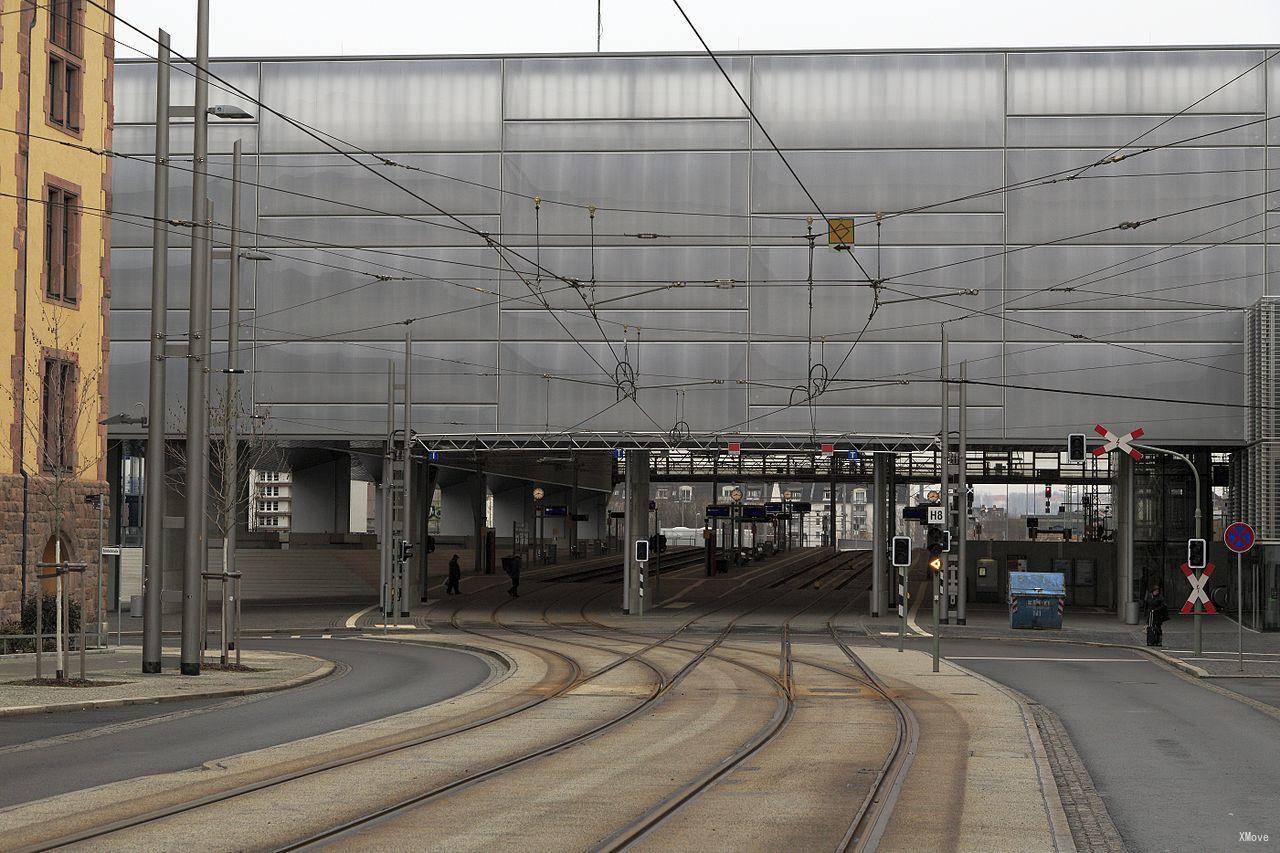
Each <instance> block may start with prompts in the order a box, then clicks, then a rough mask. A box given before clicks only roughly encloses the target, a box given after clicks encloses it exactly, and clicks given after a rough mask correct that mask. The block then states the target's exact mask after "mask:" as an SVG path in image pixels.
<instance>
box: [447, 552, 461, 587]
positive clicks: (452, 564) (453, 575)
mask: <svg viewBox="0 0 1280 853" xmlns="http://www.w3.org/2000/svg"><path fill="white" fill-rule="evenodd" d="M461 585H462V566H460V565H459V564H458V555H457V554H454V555H453V558H452V559H450V560H449V580H448V582H447V583H446V584H445V585H444V591H445V593H446V594H447V595H461V594H462V586H461Z"/></svg>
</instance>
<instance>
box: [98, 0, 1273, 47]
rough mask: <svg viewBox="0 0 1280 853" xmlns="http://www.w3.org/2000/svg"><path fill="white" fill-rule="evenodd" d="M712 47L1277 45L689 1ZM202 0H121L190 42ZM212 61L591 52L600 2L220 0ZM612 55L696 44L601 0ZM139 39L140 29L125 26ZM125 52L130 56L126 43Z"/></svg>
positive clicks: (919, 14) (892, 5) (644, 12)
mask: <svg viewBox="0 0 1280 853" xmlns="http://www.w3.org/2000/svg"><path fill="white" fill-rule="evenodd" d="M683 3H684V6H685V9H686V10H687V11H688V13H689V15H690V16H691V17H692V18H693V19H694V22H695V23H696V24H697V25H698V27H699V28H700V29H701V30H702V31H703V34H704V35H705V36H706V38H707V40H708V41H709V42H710V44H711V46H712V48H713V49H718V50H733V49H744V50H745V49H754V50H790V49H817V48H840V49H856V48H900V47H908V48H914V47H1028V46H1062V45H1146V44H1152V45H1172V44H1245V43H1248V44H1258V43H1264V44H1275V43H1280V2H1277V0H1216V2H1212V3H1208V2H1204V0H1154V2H1153V0H1138V2H1128V3H1116V2H1114V0H1109V1H1108V2H1098V0H1076V1H1075V2H1069V3H1067V2H1061V0H1055V2H1037V0H1018V2H1013V0H970V1H969V2H959V1H958V0H895V1H894V2H874V3H873V2H856V0H847V1H846V2H844V3H794V2H785V3H784V2H764V0H683ZM195 5H196V4H195V0H117V7H116V11H117V14H119V15H120V16H121V17H122V18H125V19H127V20H129V21H131V22H133V23H135V24H137V25H138V26H139V27H141V28H142V29H144V30H146V31H148V32H153V31H154V30H155V29H156V28H158V27H164V28H165V29H168V30H169V32H170V33H172V35H173V37H174V48H175V49H177V50H179V51H181V52H183V53H188V52H190V50H191V49H192V42H193V29H194V20H195V12H194V10H195ZM212 6H213V12H212V18H213V25H212V34H211V44H212V52H213V54H214V55H215V56H231V55H235V56H253V55H316V54H337V55H341V54H347V55H352V54H383V55H385V54H431V53H558V52H569V51H592V50H595V29H596V0H554V2H552V1H551V0H544V1H543V2H538V0H483V1H482V2H457V0H448V2H442V0H359V1H358V2H353V0H212ZM603 8H604V42H603V48H604V50H605V51H653V50H695V49H697V48H698V45H697V43H696V42H695V41H694V40H693V37H692V35H691V34H690V33H689V30H688V28H687V27H686V25H685V23H684V21H683V20H682V19H681V18H680V16H679V13H678V12H677V11H676V9H675V7H674V6H673V5H672V4H671V3H670V2H669V0H603ZM117 36H118V37H119V39H120V40H121V41H122V42H124V43H126V44H133V45H139V46H145V44H146V43H145V42H144V41H141V40H140V38H141V37H140V36H138V35H137V34H136V33H132V32H129V31H128V30H127V29H126V28H124V27H119V28H118V31H117ZM119 55H120V56H121V57H127V56H131V55H134V54H133V53H132V52H131V51H129V50H125V49H122V50H121V51H120V53H119Z"/></svg>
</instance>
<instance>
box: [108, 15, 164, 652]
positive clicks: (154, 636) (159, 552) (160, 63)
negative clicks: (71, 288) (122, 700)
mask: <svg viewBox="0 0 1280 853" xmlns="http://www.w3.org/2000/svg"><path fill="white" fill-rule="evenodd" d="M157 42H158V44H159V48H158V49H157V52H156V60H157V61H156V161H155V199H154V200H153V211H154V212H153V216H154V222H153V224H152V226H151V241H152V242H151V361H150V375H149V384H148V388H147V458H146V471H145V472H144V476H143V481H142V482H143V490H144V491H143V512H144V513H145V518H144V521H143V525H142V536H143V539H142V551H143V559H142V671H143V672H144V673H157V672H159V671H160V633H161V630H162V625H161V619H162V617H161V607H162V604H161V602H162V599H163V594H162V593H163V589H164V586H163V584H164V580H163V579H164V419H165V342H166V335H167V332H166V320H167V314H168V306H169V289H168V288H169V284H168V277H169V230H168V228H167V220H168V219H169V34H168V33H167V32H165V31H164V30H161V31H160V35H159V38H158V39H157ZM118 610H119V608H118V607H117V621H121V620H119V613H118Z"/></svg>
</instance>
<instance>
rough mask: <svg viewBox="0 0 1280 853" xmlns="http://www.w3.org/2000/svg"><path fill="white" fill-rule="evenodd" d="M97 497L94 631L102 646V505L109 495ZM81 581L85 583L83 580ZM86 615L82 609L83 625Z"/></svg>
mask: <svg viewBox="0 0 1280 853" xmlns="http://www.w3.org/2000/svg"><path fill="white" fill-rule="evenodd" d="M96 497H97V499H98V501H97V503H98V598H97V600H96V602H95V603H94V605H93V613H94V622H96V623H97V630H95V631H94V633H95V634H96V635H97V644H98V645H99V646H102V645H103V642H102V617H103V612H104V608H103V606H102V605H103V603H104V601H103V595H102V562H103V561H102V540H103V536H104V529H105V524H104V523H103V522H104V519H103V514H102V505H103V504H104V503H106V497H107V496H106V494H105V493H102V492H99V493H98V494H97V495H96ZM81 582H82V583H83V581H81ZM85 617H86V614H85V613H84V612H83V611H82V612H81V613H80V624H82V625H83V624H84V620H85Z"/></svg>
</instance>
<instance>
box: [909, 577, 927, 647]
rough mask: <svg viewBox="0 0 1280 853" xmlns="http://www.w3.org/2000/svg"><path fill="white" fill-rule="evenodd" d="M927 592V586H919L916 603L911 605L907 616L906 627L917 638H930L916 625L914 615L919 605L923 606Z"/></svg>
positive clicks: (925, 584)
mask: <svg viewBox="0 0 1280 853" xmlns="http://www.w3.org/2000/svg"><path fill="white" fill-rule="evenodd" d="M928 591H929V584H928V583H927V582H926V583H922V584H920V592H919V594H917V595H916V603H915V604H913V605H911V612H910V613H908V614H907V627H908V628H910V629H911V630H912V631H913V632H914V633H915V635H916V636H917V637H932V636H933V634H930V633H929V632H928V631H926V630H924V629H923V628H921V627H920V626H919V625H918V624H916V614H918V613H919V612H920V605H921V604H924V599H925V596H926V594H927V593H928Z"/></svg>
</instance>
